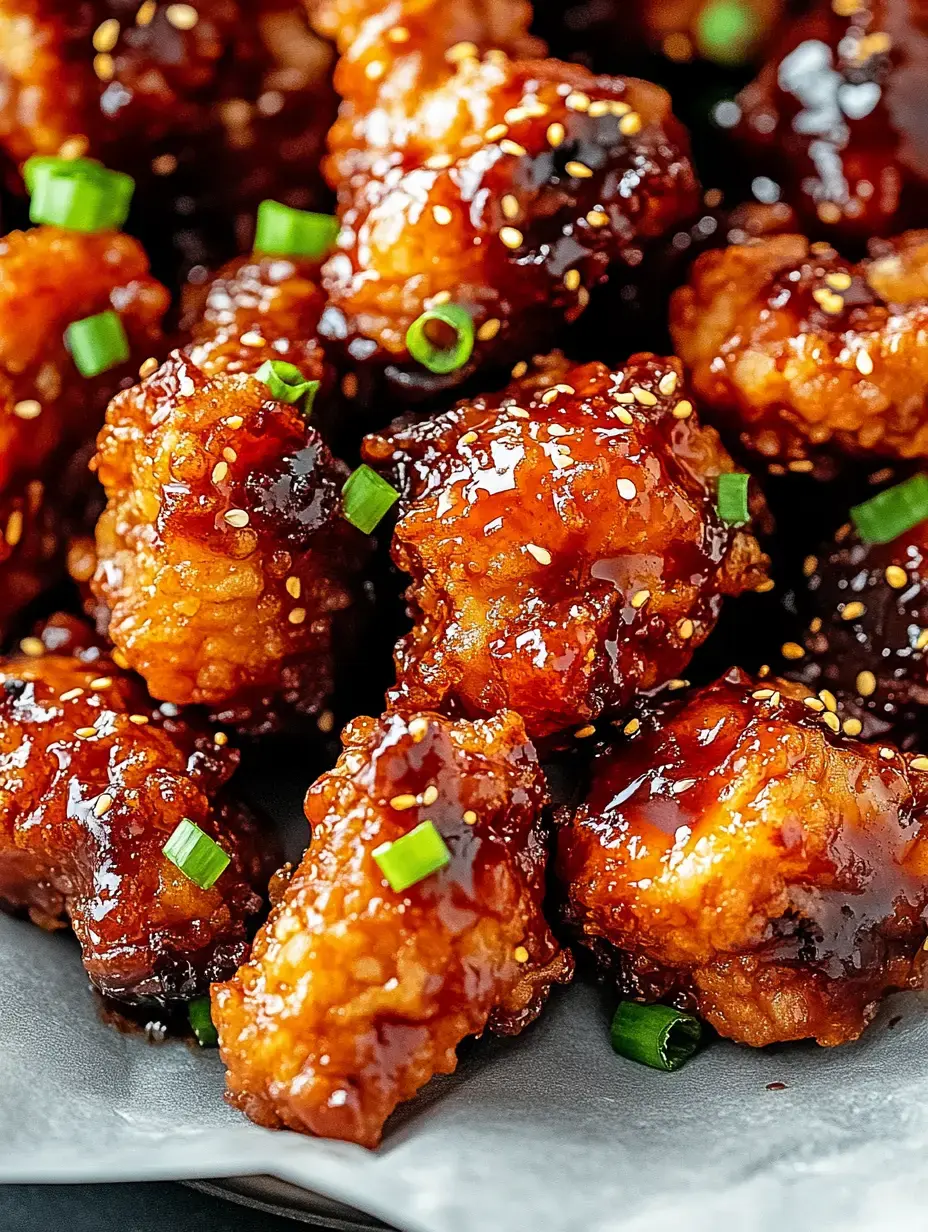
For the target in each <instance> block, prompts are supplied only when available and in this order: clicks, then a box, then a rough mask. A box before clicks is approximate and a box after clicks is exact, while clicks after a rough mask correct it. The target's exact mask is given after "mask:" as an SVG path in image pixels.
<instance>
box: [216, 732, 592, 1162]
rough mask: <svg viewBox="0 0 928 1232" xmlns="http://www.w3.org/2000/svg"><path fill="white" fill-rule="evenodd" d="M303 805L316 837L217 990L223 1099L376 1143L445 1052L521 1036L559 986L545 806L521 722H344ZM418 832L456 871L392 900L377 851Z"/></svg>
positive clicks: (290, 1123) (566, 968)
mask: <svg viewBox="0 0 928 1232" xmlns="http://www.w3.org/2000/svg"><path fill="white" fill-rule="evenodd" d="M342 740H343V743H344V745H345V750H344V752H343V754H342V756H341V757H340V758H339V761H338V764H337V765H336V767H335V769H334V770H331V771H329V772H328V773H327V774H324V775H323V776H322V777H321V778H320V779H318V780H317V782H316V783H314V784H313V786H312V787H311V788H310V789H309V792H308V793H307V796H306V816H307V817H308V818H309V821H310V824H311V826H312V827H313V840H312V844H311V846H310V848H309V851H308V852H307V853H306V855H305V857H304V858H303V862H302V864H301V865H300V866H299V868H298V869H297V871H296V872H295V873H294V874H293V876H292V878H291V880H290V883H289V885H288V886H287V889H286V892H285V894H284V895H283V898H282V900H281V901H280V902H279V903H278V904H277V905H276V906H275V908H274V910H273V911H272V912H271V916H270V918H269V920H268V922H267V924H266V925H265V926H264V927H263V928H262V929H261V931H260V932H259V934H258V936H257V938H256V940H255V945H254V948H253V950H252V955H251V959H250V961H249V962H248V963H246V964H245V965H244V966H243V967H242V968H241V969H240V970H239V972H238V974H237V975H236V976H235V977H234V979H232V980H229V981H228V982H227V983H225V984H220V985H218V986H215V987H214V989H213V1020H214V1022H215V1023H216V1027H217V1029H218V1031H219V1039H220V1048H221V1051H222V1059H223V1061H224V1062H225V1064H226V1068H227V1071H228V1073H227V1078H226V1082H227V1087H228V1094H227V1098H228V1100H229V1102H230V1103H232V1104H234V1105H235V1106H236V1107H238V1108H240V1109H241V1110H242V1111H243V1112H244V1113H246V1114H247V1115H248V1116H249V1117H251V1119H252V1120H254V1121H257V1122H258V1123H259V1124H261V1125H268V1126H272V1127H286V1128H289V1129H295V1130H299V1131H301V1132H303V1133H313V1134H319V1135H321V1136H323V1137H326V1138H344V1139H348V1140H349V1141H352V1142H358V1143H360V1144H361V1145H363V1146H376V1145H377V1143H378V1142H379V1140H380V1136H381V1133H382V1130H383V1126H384V1122H385V1121H386V1119H387V1117H388V1116H389V1115H390V1113H391V1112H392V1111H393V1109H394V1108H395V1107H396V1106H397V1104H399V1103H400V1102H401V1101H403V1100H406V1099H410V1098H411V1097H412V1096H413V1095H414V1094H415V1093H416V1091H418V1090H419V1088H420V1087H422V1086H423V1085H424V1084H425V1083H426V1082H428V1080H429V1079H430V1078H431V1077H432V1076H433V1075H434V1074H447V1073H451V1072H452V1070H454V1068H455V1066H456V1065H457V1057H456V1055H455V1049H456V1047H457V1045H458V1044H459V1043H460V1042H461V1040H462V1039H464V1037H465V1036H467V1035H479V1034H480V1033H481V1032H483V1031H484V1030H485V1029H487V1028H489V1029H490V1030H491V1031H495V1032H498V1033H501V1034H506V1035H508V1034H515V1033H516V1032H518V1031H521V1030H522V1028H523V1027H525V1026H526V1025H527V1024H528V1023H530V1022H531V1021H532V1020H533V1019H534V1018H535V1017H536V1016H537V1014H538V1013H539V1012H540V1010H541V1007H542V1004H543V1003H544V1001H545V999H546V997H547V995H548V992H549V989H550V986H551V984H552V983H553V982H566V981H567V980H568V979H569V978H570V974H571V969H572V963H571V960H570V957H569V955H568V954H567V953H565V952H563V951H561V950H559V947H558V945H557V942H556V941H555V940H554V937H553V935H552V934H551V932H550V930H549V929H548V926H547V924H546V922H545V919H544V917H543V915H542V912H541V902H542V898H543V895H544V867H545V859H546V856H545V842H544V831H543V828H542V825H541V809H542V806H543V804H544V803H545V799H546V793H545V786H544V779H543V777H542V774H541V771H540V769H539V767H538V764H537V761H536V758H535V750H534V749H533V748H532V746H531V744H530V743H529V742H528V740H527V738H526V735H525V729H524V727H523V725H522V722H521V720H520V719H519V718H518V716H517V715H515V714H511V713H504V714H500V715H497V716H495V717H494V718H492V719H490V720H487V721H481V722H477V723H468V722H463V721H462V722H457V723H451V722H449V721H448V720H446V719H442V718H439V717H438V716H437V715H431V714H424V715H423V714H419V715H408V716H401V715H398V714H391V715H387V716H385V717H383V718H381V719H368V718H361V719H356V720H355V721H354V722H353V723H351V724H350V725H349V726H348V727H347V728H346V730H345V732H344V734H343V737H342ZM426 819H429V820H431V821H432V822H433V823H434V824H435V826H436V827H437V828H438V830H439V832H440V833H441V835H442V838H443V839H444V841H445V843H446V844H447V846H448V849H449V851H450V853H451V862H450V864H448V865H447V866H446V867H445V868H443V869H441V870H440V871H439V872H437V873H433V874H431V875H430V876H429V877H426V878H425V879H424V880H423V881H420V882H418V883H417V884H415V885H413V886H411V887H410V888H409V889H408V890H405V891H403V892H402V893H397V892H395V891H393V890H392V889H391V888H390V887H389V885H388V883H387V882H386V880H385V879H384V877H383V875H382V873H381V871H380V868H379V867H378V865H377V863H376V861H375V860H374V855H373V853H374V852H375V851H376V850H377V849H378V848H379V847H380V846H381V844H383V843H390V842H393V841H395V840H396V839H398V838H400V837H401V836H402V835H404V834H405V833H407V832H408V831H409V830H411V829H413V827H414V826H416V825H418V824H419V823H420V822H422V821H424V820H426Z"/></svg>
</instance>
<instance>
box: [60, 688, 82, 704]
mask: <svg viewBox="0 0 928 1232" xmlns="http://www.w3.org/2000/svg"><path fill="white" fill-rule="evenodd" d="M83 696H84V690H83V689H68V691H67V693H62V695H61V696H60V697H59V698H58V700H59V701H60V702H73V701H74V699H75V698H77V697H83Z"/></svg>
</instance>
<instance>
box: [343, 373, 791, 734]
mask: <svg viewBox="0 0 928 1232" xmlns="http://www.w3.org/2000/svg"><path fill="white" fill-rule="evenodd" d="M363 453H364V456H365V457H366V458H367V460H368V462H370V463H372V464H375V465H380V466H381V467H387V468H392V471H393V476H394V478H395V480H396V482H397V483H398V484H399V486H400V487H401V488H402V489H403V490H404V491H405V497H406V499H405V501H404V502H403V504H402V505H401V513H400V517H399V521H398V523H397V526H396V531H395V534H394V539H393V556H394V559H395V561H396V563H397V564H398V565H399V566H400V568H401V569H404V570H405V571H406V572H407V573H409V574H411V575H412V579H413V580H412V585H411V586H410V588H409V590H408V592H407V597H408V599H409V601H410V605H411V608H412V611H413V614H414V617H415V626H414V628H413V630H412V632H411V633H409V634H408V635H407V636H406V637H405V638H404V639H403V640H402V641H401V642H400V643H399V645H398V646H397V650H396V664H397V678H398V683H397V687H396V689H395V691H394V692H393V694H392V695H391V698H392V700H393V701H394V702H397V703H402V704H403V705H408V706H413V707H426V706H427V707H430V708H434V709H441V710H445V709H448V710H449V711H450V712H452V713H463V714H466V715H470V716H475V715H482V714H492V713H493V712H494V711H496V710H499V709H502V708H505V707H509V708H511V709H513V710H516V711H518V713H519V714H521V715H522V717H523V719H524V720H525V724H526V727H527V729H528V731H529V733H530V735H532V736H533V737H536V736H543V735H546V734H548V733H551V732H555V731H558V730H560V729H563V728H566V727H568V726H570V725H572V724H573V725H581V724H586V723H588V722H589V720H590V719H594V718H596V717H597V716H598V715H599V714H601V713H602V712H604V711H610V710H614V709H618V708H621V707H622V706H625V705H627V704H628V703H629V702H630V701H631V700H632V698H633V697H634V695H635V693H636V692H638V691H639V690H645V689H651V688H654V687H655V686H656V685H659V684H661V683H663V682H664V681H666V680H668V679H671V678H672V677H675V676H678V675H679V674H680V673H681V672H682V671H683V669H684V668H685V667H686V665H687V663H688V662H689V660H690V658H691V656H692V654H693V651H694V650H695V648H696V647H697V646H699V645H700V644H701V643H702V642H703V641H704V640H705V639H706V637H707V636H708V634H709V632H710V631H711V629H712V627H713V625H714V624H715V621H716V619H717V618H718V614H719V610H720V608H721V604H722V596H723V595H738V594H741V593H742V592H744V591H746V590H752V589H764V588H766V587H767V586H769V583H768V582H767V580H766V574H765V566H766V563H767V559H766V557H765V556H764V555H763V553H762V552H761V551H760V548H759V547H758V544H757V541H756V540H755V538H754V536H753V535H752V534H751V533H750V530H748V529H742V530H735V529H733V528H730V527H728V526H726V525H725V524H724V523H722V522H721V520H720V519H719V517H718V514H717V512H716V508H715V500H716V486H717V479H718V476H719V474H721V473H723V472H726V471H731V470H733V469H734V468H733V463H732V461H731V459H730V458H729V456H728V454H727V453H726V452H725V450H724V449H723V448H722V445H721V443H720V442H719V438H718V435H717V434H716V432H715V431H714V430H713V429H712V428H704V427H701V426H700V424H699V422H698V420H697V419H696V417H695V414H694V413H693V404H692V402H691V401H690V400H689V399H688V398H687V396H686V389H685V387H684V385H683V380H682V369H681V366H680V363H679V361H678V360H674V359H658V358H656V357H655V356H652V355H636V356H633V357H632V358H631V359H630V360H629V361H628V363H627V364H626V365H624V367H623V368H622V369H621V370H619V371H617V372H615V371H610V370H609V369H608V368H607V367H606V366H605V365H604V364H599V363H593V364H587V365H584V366H582V367H572V366H571V365H570V364H569V363H568V362H567V361H565V360H564V359H563V358H562V357H559V356H553V357H551V358H550V359H549V360H548V361H547V363H546V364H544V365H543V366H542V367H541V368H540V369H539V370H538V371H537V372H534V373H532V374H530V375H528V376H526V377H524V378H520V379H518V380H515V381H514V382H513V383H512V384H511V385H510V386H509V387H508V388H507V389H506V390H504V391H503V393H502V394H499V395H491V396H485V397H481V398H477V399H475V400H474V401H473V402H470V403H467V402H464V403H461V404H459V405H458V406H457V407H455V408H454V409H453V410H451V411H448V412H447V413H446V414H444V415H440V416H438V417H437V418H436V419H432V420H426V421H423V422H420V423H416V424H413V425H412V426H410V427H399V428H397V429H396V430H394V431H392V432H391V433H388V434H387V435H384V436H372V437H368V438H367V439H366V440H365V442H364V447H363Z"/></svg>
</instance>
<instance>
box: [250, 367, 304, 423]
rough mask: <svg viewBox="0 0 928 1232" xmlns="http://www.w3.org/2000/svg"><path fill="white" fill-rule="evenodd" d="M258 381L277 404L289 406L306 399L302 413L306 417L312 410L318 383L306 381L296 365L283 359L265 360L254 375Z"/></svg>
mask: <svg viewBox="0 0 928 1232" xmlns="http://www.w3.org/2000/svg"><path fill="white" fill-rule="evenodd" d="M255 376H256V377H257V379H258V380H259V381H263V382H264V384H265V385H266V386H267V387H268V389H269V390H270V391H271V397H272V398H276V399H277V401H278V402H289V403H291V404H293V403H296V402H299V401H300V400H301V399H302V398H305V399H306V403H305V405H304V407H303V411H304V413H305V414H306V415H308V414H309V412H310V411H311V410H312V408H313V401H314V400H315V397H316V391H317V390H318V388H319V382H318V381H307V380H306V378H305V377H304V376H303V373H302V372H301V371H300V370H299V368H298V367H297V366H296V364H288V363H287V362H286V361H285V360H283V359H267V360H265V361H264V363H263V364H262V365H261V367H260V368H259V369H258V371H257V372H256V373H255Z"/></svg>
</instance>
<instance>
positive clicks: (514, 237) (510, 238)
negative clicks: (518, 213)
mask: <svg viewBox="0 0 928 1232" xmlns="http://www.w3.org/2000/svg"><path fill="white" fill-rule="evenodd" d="M499 238H500V239H501V240H502V241H503V243H504V244H505V245H506V247H507V248H520V247H521V246H522V232H521V231H520V230H519V229H518V227H500V231H499Z"/></svg>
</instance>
